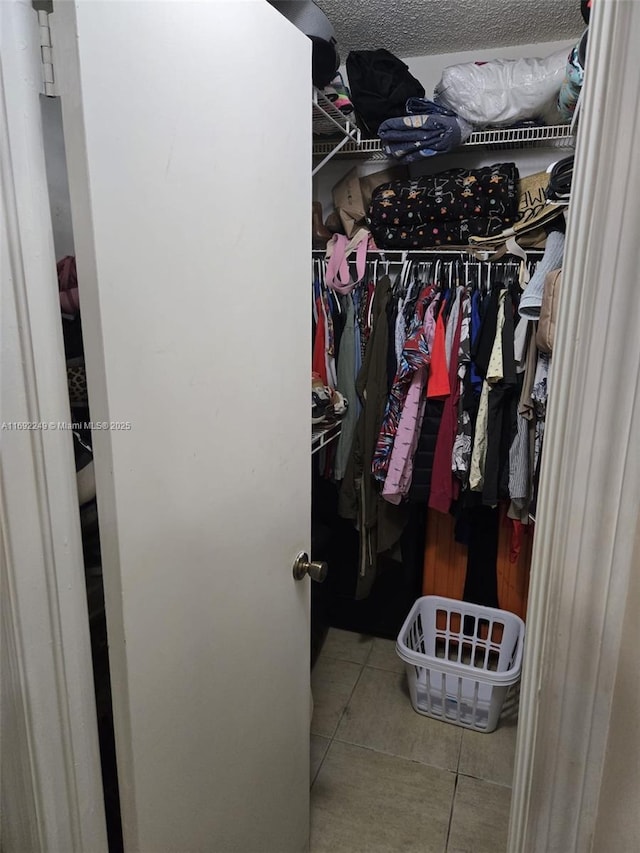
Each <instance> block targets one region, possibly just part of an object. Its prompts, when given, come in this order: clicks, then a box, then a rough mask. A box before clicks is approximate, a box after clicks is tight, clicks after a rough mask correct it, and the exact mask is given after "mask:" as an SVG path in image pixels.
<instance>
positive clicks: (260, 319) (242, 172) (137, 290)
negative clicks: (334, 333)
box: [52, 0, 311, 853]
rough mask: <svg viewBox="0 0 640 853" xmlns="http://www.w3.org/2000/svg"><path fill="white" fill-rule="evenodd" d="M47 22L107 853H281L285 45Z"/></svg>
mask: <svg viewBox="0 0 640 853" xmlns="http://www.w3.org/2000/svg"><path fill="white" fill-rule="evenodd" d="M52 18H53V20H52V33H53V42H54V51H55V60H56V72H55V73H56V82H57V85H58V87H59V91H60V94H61V97H62V110H63V123H64V134H65V145H66V150H67V160H68V169H69V182H70V191H71V204H72V213H73V227H74V239H75V246H76V257H77V265H78V274H79V281H80V287H81V293H80V297H81V309H82V318H83V330H84V339H85V351H86V360H87V371H88V380H89V386H90V393H89V397H90V406H91V413H92V418H93V421H94V423H95V422H100V423H104V424H108V425H109V427H110V428H109V429H101V430H96V431H95V432H94V441H95V445H94V446H95V457H96V476H97V488H98V504H99V517H100V529H101V538H102V547H103V571H104V579H105V595H106V611H107V623H108V631H109V646H110V660H111V675H112V685H113V702H114V715H115V730H116V745H117V758H118V768H119V776H120V795H121V800H122V815H123V829H124V838H125V848H126V850H127V851H134V850H136V851H142V853H161V851H173V853H175V851H180V853H191V851H206V853H212V851H214V853H227V851H241V853H266V851H274V853H288V851H301V850H304V849H306V847H307V844H308V796H309V795H308V790H309V771H308V760H309V758H308V748H309V715H310V707H309V706H310V702H309V699H310V691H309V581H308V579H307V580H304V581H302V582H295V581H294V579H293V577H292V562H293V559H294V557H295V555H296V554H297V552H298V551H301V550H307V546H308V543H309V524H310V458H309V454H310V423H309V420H310V419H309V384H310V382H309V380H310V351H311V346H310V310H311V308H310V299H311V294H310V287H309V269H310V264H309V258H310V250H311V245H310V227H309V224H310V209H311V178H310V174H311V162H310V160H311V156H310V142H311V118H310V108H309V95H310V50H311V46H310V42H309V40H308V39H307V38H306V37H304V36H303V35H302V34H301V33H299V32H298V31H297V30H296V29H294V28H293V27H292V26H291V25H290V24H288V23H287V22H286V21H285V20H284V19H283V18H282V17H281V16H280V15H279V13H278V12H276V11H275V10H274V9H273V8H272V7H271V6H269V5H268V4H267V3H266V2H264V0H256V2H216V0H213V2H153V3H148V2H119V3H113V2H83V0H80V2H73V3H71V2H68V3H59V4H57V5H56V7H55V11H54V14H53V16H52Z"/></svg>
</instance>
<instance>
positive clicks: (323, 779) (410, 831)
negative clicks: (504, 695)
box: [311, 628, 516, 853]
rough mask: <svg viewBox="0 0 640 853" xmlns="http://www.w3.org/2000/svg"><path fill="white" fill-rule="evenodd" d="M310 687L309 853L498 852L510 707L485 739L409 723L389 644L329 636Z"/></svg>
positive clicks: (400, 674)
mask: <svg viewBox="0 0 640 853" xmlns="http://www.w3.org/2000/svg"><path fill="white" fill-rule="evenodd" d="M311 685H312V689H313V698H314V712H313V719H312V723H311V853H413V851H416V853H418V851H419V853H503V851H504V850H505V849H506V843H507V825H508V821H509V805H510V800H511V779H512V775H513V760H514V754H515V735H516V713H515V711H514V710H511V711H510V710H509V709H507V708H505V711H504V713H503V717H502V719H501V722H500V725H499V727H498V729H497V730H496V731H495V732H493V733H492V734H479V733H477V732H472V731H468V730H466V729H461V728H459V727H457V726H452V725H450V724H448V723H441V722H438V721H437V720H432V719H430V718H428V717H424V716H422V715H420V714H416V713H415V711H414V710H413V708H412V707H411V702H410V699H409V693H408V688H407V685H406V680H405V675H404V669H403V664H402V662H401V661H400V659H399V658H398V657H397V655H396V652H395V643H394V642H392V641H390V640H381V639H379V638H374V637H367V636H364V635H361V634H352V633H350V632H348V631H339V630H337V629H335V628H332V629H331V630H330V631H329V634H328V636H327V639H326V641H325V644H324V646H323V649H322V652H321V653H320V656H319V658H318V661H317V663H316V665H315V667H314V669H313V672H312V675H311Z"/></svg>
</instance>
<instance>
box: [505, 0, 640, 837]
mask: <svg viewBox="0 0 640 853" xmlns="http://www.w3.org/2000/svg"><path fill="white" fill-rule="evenodd" d="M639 43H640V4H639V3H636V2H628V0H598V2H596V3H594V8H593V12H592V15H591V25H590V39H589V47H588V56H587V79H586V82H585V87H584V92H583V108H582V115H581V122H580V127H579V133H578V137H579V138H578V144H577V151H576V161H575V172H574V177H573V186H572V193H571V213H570V218H569V225H568V232H567V245H566V251H565V262H564V266H563V280H562V301H561V306H560V321H559V327H558V329H557V347H556V348H555V349H554V355H553V372H552V377H551V382H552V387H551V396H550V403H549V411H550V414H549V419H548V424H547V429H546V433H545V451H544V459H543V467H542V474H541V489H540V497H539V501H538V518H537V525H536V536H535V542H534V550H533V561H532V567H531V589H530V595H529V611H528V620H527V642H526V652H525V660H524V668H523V683H522V691H521V697H520V702H521V705H520V719H519V726H518V742H517V753H516V767H515V776H514V785H513V800H512V808H511V823H510V835H509V846H508V850H509V851H510V853H520V851H526V853H529V851H531V853H534V852H535V853H571V851H576V853H582V852H583V851H588V850H590V849H591V846H592V840H593V831H594V826H595V821H596V816H597V807H598V796H599V791H600V784H601V779H602V770H603V763H604V759H605V749H606V743H607V735H608V731H609V722H610V717H611V704H612V695H613V687H614V681H615V677H616V672H617V666H618V660H619V658H620V643H621V634H622V626H623V621H624V613H625V606H626V599H627V590H628V587H629V578H630V577H631V574H632V572H636V573H637V572H638V566H637V565H634V556H633V555H634V551H633V549H634V543H635V539H636V534H637V531H638V529H639V528H638V522H639V513H640V442H639V441H638V431H639V430H640V397H639V395H638V387H639V386H638V377H639V371H640V288H639V287H638V268H639V262H640V254H639V251H638V233H639V232H640V159H639V158H638V138H639V136H640V101H639V95H638V79H639V70H640V63H639V61H638V57H637V46H638V44H639ZM637 747H638V744H634V743H631V742H630V743H629V754H630V759H629V760H630V761H634V760H635V761H637V754H636V753H635V750H636V749H637ZM612 843H613V846H615V840H612Z"/></svg>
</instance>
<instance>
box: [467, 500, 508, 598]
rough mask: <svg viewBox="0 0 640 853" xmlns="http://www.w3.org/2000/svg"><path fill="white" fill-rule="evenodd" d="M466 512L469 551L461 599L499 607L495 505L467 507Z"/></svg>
mask: <svg viewBox="0 0 640 853" xmlns="http://www.w3.org/2000/svg"><path fill="white" fill-rule="evenodd" d="M467 513H468V523H469V552H468V556H467V576H466V579H465V584H464V593H463V596H462V598H463V601H468V602H470V603H472V604H481V605H484V606H486V607H499V604H498V574H497V564H498V524H499V513H498V508H497V507H488V506H479V507H473V508H471V509H468V510H467Z"/></svg>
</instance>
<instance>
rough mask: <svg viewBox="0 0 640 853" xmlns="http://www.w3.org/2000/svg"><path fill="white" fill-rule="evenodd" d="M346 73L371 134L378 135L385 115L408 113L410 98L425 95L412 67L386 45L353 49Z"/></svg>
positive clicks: (364, 123)
mask: <svg viewBox="0 0 640 853" xmlns="http://www.w3.org/2000/svg"><path fill="white" fill-rule="evenodd" d="M347 77H348V78H349V88H350V91H351V100H352V102H353V105H354V107H355V108H356V113H357V114H358V117H359V120H360V125H361V128H362V130H363V131H364V132H365V133H367V134H368V135H369V136H375V135H376V133H377V131H378V127H379V126H380V125H381V124H382V122H383V121H384V120H385V119H388V118H395V117H396V116H403V115H406V112H405V105H406V103H407V100H408V99H409V98H424V86H423V85H422V84H421V83H420V82H419V81H418V80H416V78H415V77H414V76H413V75H412V74H410V73H409V67H408V66H407V65H405V63H404V62H403V61H402V60H401V59H398V57H397V56H394V55H393V54H392V53H390V52H389V51H388V50H384V49H383V48H381V49H379V50H352V51H351V53H350V54H349V56H348V57H347Z"/></svg>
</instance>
